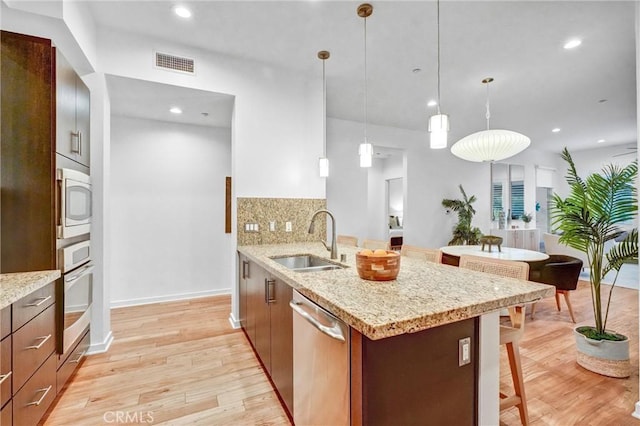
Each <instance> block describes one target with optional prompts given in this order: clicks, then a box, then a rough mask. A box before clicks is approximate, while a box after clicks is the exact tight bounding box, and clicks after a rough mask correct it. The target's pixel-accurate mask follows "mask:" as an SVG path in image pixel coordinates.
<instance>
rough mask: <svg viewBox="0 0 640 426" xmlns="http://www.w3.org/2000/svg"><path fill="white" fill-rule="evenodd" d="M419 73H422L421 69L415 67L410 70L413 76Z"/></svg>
mask: <svg viewBox="0 0 640 426" xmlns="http://www.w3.org/2000/svg"><path fill="white" fill-rule="evenodd" d="M420 71H422V68H417V67H416V68H414V69H412V70H411V72H412V73H414V74H418V73H419V72H420Z"/></svg>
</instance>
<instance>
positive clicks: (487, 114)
mask: <svg viewBox="0 0 640 426" xmlns="http://www.w3.org/2000/svg"><path fill="white" fill-rule="evenodd" d="M489 83H490V82H489V81H488V82H486V83H485V84H486V85H487V104H486V105H487V113H486V117H487V130H489V119H490V118H491V111H490V109H489Z"/></svg>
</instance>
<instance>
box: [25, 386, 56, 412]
mask: <svg viewBox="0 0 640 426" xmlns="http://www.w3.org/2000/svg"><path fill="white" fill-rule="evenodd" d="M52 387H53V385H49V387H48V388H43V389H38V390H36V392H44V393H43V394H42V396H41V397H40V399H39V400H37V401H32V402H29V403H28V404H27V407H28V406H29V405H35V406H38V405H40V404H42V401H44V399H45V398H46V397H47V394H48V393H49V391H50V390H51V388H52Z"/></svg>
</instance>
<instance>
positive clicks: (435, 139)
mask: <svg viewBox="0 0 640 426" xmlns="http://www.w3.org/2000/svg"><path fill="white" fill-rule="evenodd" d="M437 5H438V11H437V14H436V17H437V18H436V19H437V28H438V113H437V114H436V115H432V116H431V117H429V134H430V135H429V139H430V141H429V146H430V147H431V149H442V148H446V147H447V134H448V133H449V116H448V115H447V114H442V113H440V0H438V1H437Z"/></svg>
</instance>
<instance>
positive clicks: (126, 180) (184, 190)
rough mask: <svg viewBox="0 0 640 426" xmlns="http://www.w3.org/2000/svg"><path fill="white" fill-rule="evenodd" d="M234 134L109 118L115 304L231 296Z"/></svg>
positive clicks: (192, 127)
mask: <svg viewBox="0 0 640 426" xmlns="http://www.w3.org/2000/svg"><path fill="white" fill-rule="evenodd" d="M230 172H231V134H230V130H229V129H222V128H211V127H203V126H191V125H184V124H176V123H167V122H160V121H152V120H143V119H138V118H130V117H115V116H114V117H112V119H111V205H112V211H111V217H112V223H111V225H112V226H111V233H112V252H111V258H112V271H111V277H110V279H111V304H112V306H123V305H129V304H138V303H145V302H153V301H159V300H175V299H179V298H187V297H193V296H202V295H210V294H218V293H229V292H231V287H232V286H231V277H230V274H229V271H228V269H229V268H228V266H229V264H230V263H232V257H231V234H225V233H224V212H225V176H229V175H230Z"/></svg>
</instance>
